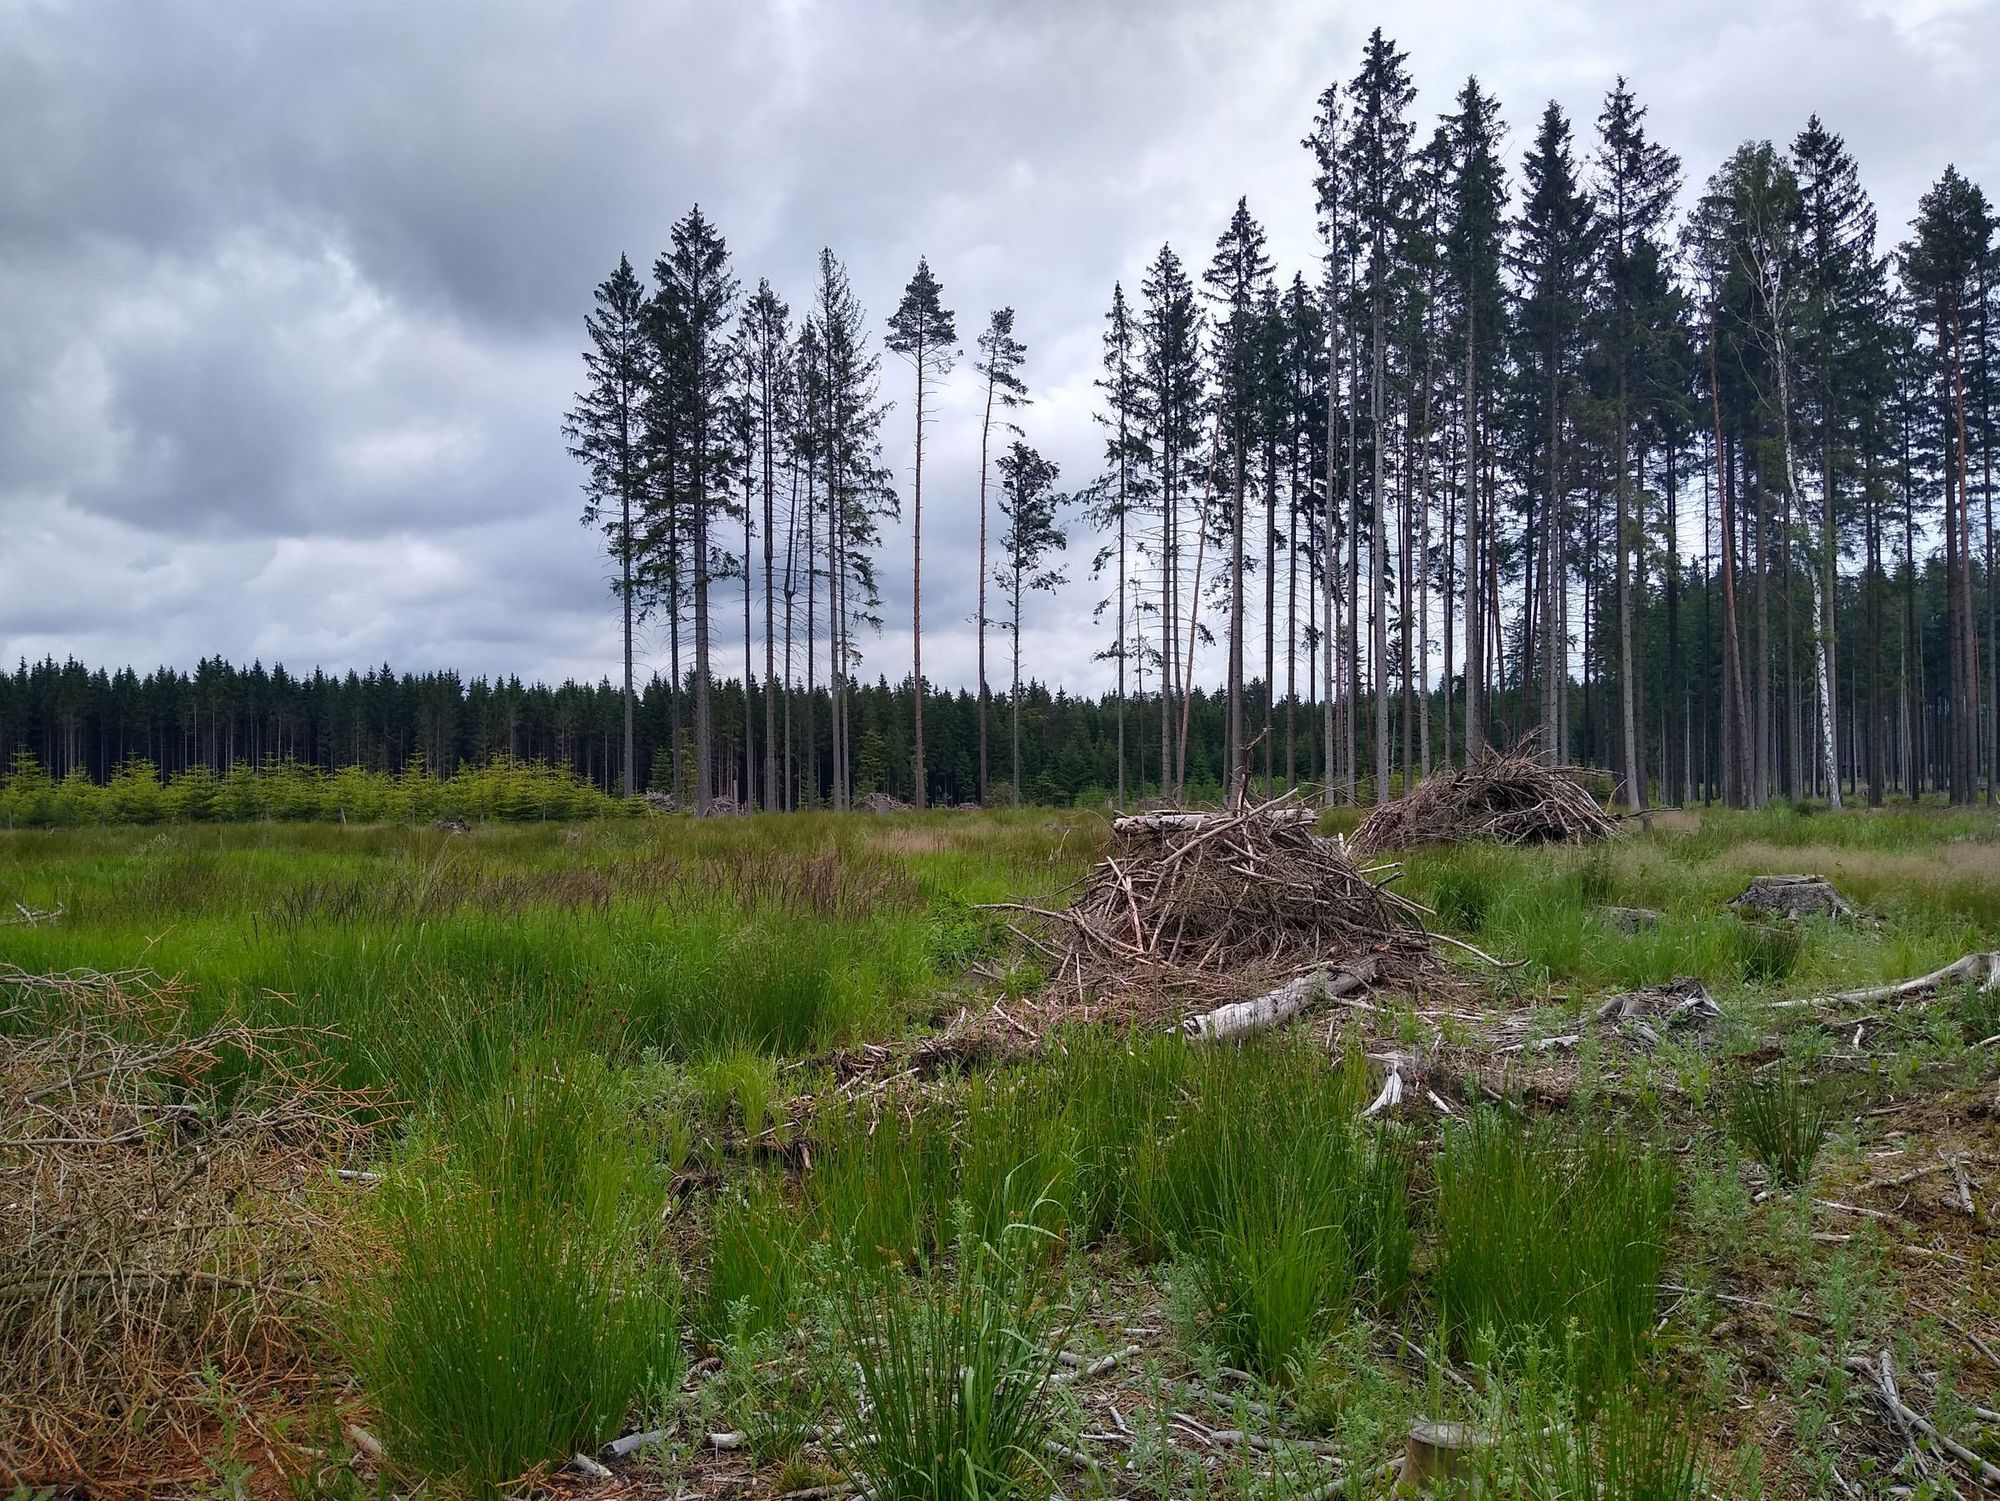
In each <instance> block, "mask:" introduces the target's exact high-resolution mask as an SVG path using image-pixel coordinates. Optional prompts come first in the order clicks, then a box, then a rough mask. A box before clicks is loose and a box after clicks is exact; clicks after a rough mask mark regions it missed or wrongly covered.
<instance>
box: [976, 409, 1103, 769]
mask: <svg viewBox="0 0 2000 1501" xmlns="http://www.w3.org/2000/svg"><path fill="white" fill-rule="evenodd" d="M1119 422H1120V424H1121V426H1120V429H1119V431H1120V434H1121V436H1122V434H1123V431H1124V429H1123V426H1122V424H1123V422H1124V416H1123V414H1122V413H1121V414H1120V417H1119ZM992 438H993V377H992V375H990V374H989V375H988V376H987V377H986V412H985V415H984V416H983V417H982V418H981V420H980V423H979V597H978V602H977V603H976V604H975V605H974V606H973V614H974V616H975V619H976V625H975V627H974V635H975V637H976V639H977V640H978V643H979V645H978V655H979V666H978V677H979V806H980V807H982V808H983V807H985V806H986V714H987V708H988V704H989V702H990V700H989V698H988V695H987V692H986V459H987V451H988V447H989V445H990V444H991V442H992ZM1121 447H1122V444H1121ZM1118 462H1119V491H1120V494H1121V495H1122V494H1123V491H1124V484H1125V481H1124V463H1125V461H1124V459H1123V458H1121V459H1120V460H1119V461H1118ZM1119 525H1120V527H1121V528H1122V527H1123V525H1124V521H1123V516H1122V512H1121V517H1120V521H1119ZM1119 566H1120V567H1121V568H1122V567H1123V566H1124V549H1123V547H1122V545H1121V547H1120V549H1119ZM1119 772H1120V774H1121V775H1122V774H1123V772H1124V763H1123V760H1122V758H1121V760H1120V763H1119Z"/></svg>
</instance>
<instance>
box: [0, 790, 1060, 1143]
mask: <svg viewBox="0 0 2000 1501" xmlns="http://www.w3.org/2000/svg"><path fill="white" fill-rule="evenodd" d="M911 832H914V833H915V834H916V835H917V836H918V837H916V838H914V839H905V840H904V843H905V844H907V845H909V846H910V847H901V846H900V845H899V843H898V840H899V837H901V836H902V835H906V834H909V833H911ZM1050 842H1051V841H1050V840H1049V837H1048V836H1047V835H1046V834H1044V833H1042V832H1041V831H1040V830H1039V828H1038V827H1037V826H1033V825H1027V824H1025V823H1024V821H1023V820H1010V819H1005V818H1002V819H995V820H992V821H987V820H979V821H976V822H974V821H962V822H960V823H958V824H955V825H951V826H948V828H947V829H946V830H944V831H941V832H938V833H933V832H931V831H930V830H928V829H919V830H915V831H910V830H907V829H906V830H899V829H898V827H897V826H896V825H895V823H894V821H888V820H885V821H883V822H882V823H880V824H876V823H873V822H870V821H861V820H851V819H850V820H835V819H832V818H830V817H821V816H807V817H803V818H785V817H777V816H769V817H761V818H746V819H728V820H710V821H707V822H704V823H699V824H697V823H693V822H691V821H687V820H648V821H619V822H612V823H601V824H587V825H577V826H572V827H569V828H558V827H555V826H541V825H527V826H491V827H483V828H481V829H479V830H478V831H477V832H476V833H474V834H473V835H471V836H470V837H466V836H453V835H447V834H439V833H434V832H432V831H431V830H429V829H406V828H391V827H379V826H378V827H365V828H364V827H356V828H341V827H339V826H333V827H328V826H323V825H254V824H253V825H242V826H237V825H230V826H221V827H214V826H210V827H203V826H173V827H164V828H159V829H129V828H122V829H121V828H105V829H97V828H86V829H67V830H57V831H52V832H46V833H16V834H12V835H0V909H5V910H11V909H12V905H13V903H14V902H16V901H18V902H22V903H24V904H25V905H27V906H30V907H34V908H37V909H43V910H47V909H52V908H55V907H58V906H60V907H61V908H63V912H64V915H63V917H62V919H61V920H60V921H59V922H58V923H55V924H52V925H48V926H40V927H19V928H13V929H9V930H6V936H5V951H4V952H5V958H6V959H7V960H9V961H10V962H13V963H16V964H19V965H21V966H22V967H23V968H27V969H31V970H37V971H47V970H61V969H70V968H75V967H88V968H93V969H100V970H116V969H123V968H125V967H127V966H130V965H133V964H145V965H148V966H150V967H151V968H153V969H155V970H157V971H159V972H160V973H162V974H165V975H179V976H181V977H183V978H184V979H185V981H186V982H187V984H188V985H189V987H190V995H189V998H188V1007H187V1019H188V1024H189V1025H190V1026H202V1025H207V1024H209V1023H211V1022H213V1021H215V1020H218V1019H221V1018H224V1017H237V1018H241V1019H243V1020H246V1021H249V1022H251V1023H253V1024H255V1025H259V1026H275V1027H298V1028H306V1029H311V1030H312V1031H313V1032H314V1033H315V1034H316V1037H315V1051H316V1053H318V1054H319V1055H321V1056H324V1057H325V1058H327V1059H329V1060H330V1061H331V1062H332V1063H334V1064H335V1065H336V1066H337V1067H338V1069H339V1071H340V1074H341V1078H342V1081H343V1082H344V1083H346V1084H348V1085H350V1086H353V1087H357V1088H370V1089H377V1090H381V1091H383V1092H384V1093H385V1094H386V1095H388V1096H389V1097H390V1098H392V1099H394V1100H397V1101H405V1102H412V1103H422V1102H425V1101H428V1100H431V1099H434V1098H438V1097H441V1096H442V1095H444V1094H448V1093H452V1092H464V1091H468V1090H474V1089H476V1088H477V1087H478V1086H479V1085H480V1084H481V1083H482V1082H483V1081H484V1080H487V1079H490V1078H493V1077H495V1076H496V1075H497V1074H498V1073H499V1072H501V1071H504V1069H505V1068H506V1067H507V1065H508V1061H509V1060H510V1059H511V1058H512V1056H513V1055H514V1053H515V1051H516V1050H517V1049H518V1048H519V1047H520V1046H521V1045H522V1044H523V1043H525V1042H528V1041H532V1040H534V1039H538V1038H543V1037H548V1036H557V1037H560V1038H563V1039H564V1040H565V1041H566V1043H567V1045H569V1046H572V1047H574V1048H577V1049H579V1050H583V1051H590V1052H596V1053H599V1054H601V1055H602V1056H605V1057H607V1058H610V1059H614V1060H616V1059H621V1058H625V1057H629V1056H633V1055H636V1054H637V1053H639V1052H642V1051H644V1050H647V1049H653V1050H657V1051H660V1052H662V1053H664V1054H667V1055H669V1056H673V1057H678V1058H684V1059H700V1058H704V1057H708V1056H711V1055H717V1054H735V1053H741V1052H745V1051H751V1052H759V1053H764V1054H767V1055H770V1056H793V1055H797V1054H800V1053H808V1052H815V1051H819V1050H822V1049H825V1048H830V1047H834V1046H839V1045H843V1044H849V1043H853V1042H856V1041H859V1040H860V1039H862V1038H864V1037H878V1036H882V1035H884V1034H888V1033H893V1032H895V1031H897V1030H899V1029H902V1028H904V1027H907V1026H909V1025H911V1024H912V1023H914V1022H916V1021H918V1020H921V1019H922V1017H923V1015H924V1011H925V1008H926V1007H928V1006H929V1005H931V1004H934V999H933V998H934V997H935V996H936V995H937V993H938V992H939V991H941V990H943V989H945V988H947V987H948V986H949V985H950V983H951V981H952V978H953V977H954V976H955V975H957V974H958V973H960V972H961V971H962V970H963V969H964V968H965V967H966V966H967V965H969V964H971V963H973V962H975V961H976V960H977V959H979V958H981V957H984V956H985V955H987V954H989V953H991V952H992V951H993V948H994V945H995V943H996V941H997V940H996V936H995V935H996V934H997V933H998V931H1000V930H999V929H998V928H997V926H996V925H995V924H994V923H992V922H991V921H990V918H989V916H988V915H987V914H982V913H979V912H976V911H975V910H974V904H975V903H977V902H979V901H984V900H988V899H991V898H993V897H996V896H999V895H1002V894H1005V895H1010V896H1018V895H1020V894H1021V893H1022V892H1024V891H1026V892H1033V891H1039V890H1041V889H1043V888H1044V887H1046V886H1047V885H1049V884H1052V883H1054V882H1058V881H1060V880H1061V879H1063V878H1064V877H1065V876H1066V875H1067V874H1068V873H1069V871H1070V869H1071V868H1072V864H1071V863H1062V862H1052V861H1051V860H1050V858H1049V857H1050V855H1051V853H1052V852H1051V850H1050V848H1049V845H1050ZM1074 858H1081V854H1080V853H1079V855H1078V856H1076V857H1072V863H1073V859H1074ZM0 1024H4V1023H0Z"/></svg>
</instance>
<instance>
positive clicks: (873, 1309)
mask: <svg viewBox="0 0 2000 1501" xmlns="http://www.w3.org/2000/svg"><path fill="white" fill-rule="evenodd" d="M1036 1238H1037V1237H1036V1236H1035V1235H1034V1233H1033V1232H1031V1231H1028V1230H1027V1229H1026V1228H1025V1227H1017V1228H1016V1229H1014V1230H1013V1231H1010V1232H1009V1233H1008V1234H1007V1235H1006V1236H1004V1237H1003V1238H1002V1240H1001V1242H1000V1244H999V1245H998V1246H995V1245H992V1244H989V1243H988V1242H986V1241H983V1240H981V1239H979V1238H978V1237H977V1236H975V1235H974V1234H972V1233H971V1230H970V1227H969V1223H968V1225H967V1226H966V1227H965V1228H964V1229H963V1231H962V1233H961V1234H960V1235H959V1237H958V1239H957V1242H956V1249H955V1252H954V1255H953V1257H952V1266H951V1268H950V1269H949V1270H948V1271H944V1272H941V1273H939V1274H938V1275H937V1276H935V1277H933V1278H931V1279H928V1280H925V1281H922V1282H916V1283H912V1282H910V1281H908V1280H906V1279H904V1278H902V1277H900V1276H898V1275H896V1274H895V1273H893V1272H890V1273H885V1272H884V1271H882V1270H880V1269H876V1270H873V1271H870V1270H866V1269H860V1268H856V1269H854V1270H853V1272H852V1273H851V1274H850V1275H848V1276H845V1277H843V1278H842V1279H841V1282H840V1292H839V1293H838V1295H837V1296H836V1298H835V1300H834V1307H835V1314H836V1322H837V1327H838V1328H839V1330H840V1333H841V1335H842V1341H843V1350H844V1353H845V1354H846V1355H847V1356H848V1357H849V1358H850V1359H851V1360H852V1361H853V1363H854V1367H855V1371H856V1378H855V1380H854V1382H853V1383H852V1384H851V1385H850V1386H848V1387H847V1389H846V1402H845V1404H844V1411H843V1417H844V1422H843V1425H842V1428H841V1430H840V1435H839V1437H838V1438H837V1439H836V1440H835V1441H834V1444H833V1450H834V1453H835V1455H836V1457H837V1459H838V1461H839V1463H840V1465H841V1467H842V1469H843V1470H844V1471H845V1472H846V1474H847V1476H848V1478H849V1479H850V1480H851V1481H852V1482H853V1484H854V1485H855V1486H856V1487H857V1489H859V1490H861V1491H862V1492H864V1493H866V1494H868V1495H871V1496H874V1497H876V1498H878V1501H1030V1498H1034V1497H1041V1496H1047V1495H1048V1494H1049V1493H1050V1491H1051V1490H1052V1489H1053V1488H1054V1487H1053V1480H1052V1477H1051V1474H1050V1470H1049V1465H1050V1463H1051V1461H1050V1459H1049V1458H1048V1455H1047V1453H1046V1450H1045V1444H1046V1441H1047V1440H1048V1439H1050V1438H1051V1437H1053V1435H1054V1427H1055V1412H1054V1403H1053V1401H1052V1399H1051V1395H1050V1389H1049V1385H1048V1381H1049V1377H1050V1376H1051V1375H1052V1374H1053V1373H1054V1369H1055V1364H1056V1352H1057V1349H1058V1348H1059V1346H1060V1343H1061V1339H1062V1320H1061V1317H1060V1315H1059V1313H1058V1311H1057V1310H1056V1309H1055V1308H1054V1307H1053V1306H1052V1305H1051V1303H1050V1301H1049V1292H1050V1290H1051V1289H1050V1285H1049V1283H1048V1281H1047V1278H1046V1275H1045V1273H1044V1272H1043V1271H1042V1268H1044V1267H1045V1266H1046V1257H1045V1256H1043V1255H1042V1254H1040V1252H1039V1250H1038V1249H1037V1248H1035V1247H1034V1246H1033V1245H1032V1244H1030V1242H1032V1241H1033V1240H1035V1239H1036Z"/></svg>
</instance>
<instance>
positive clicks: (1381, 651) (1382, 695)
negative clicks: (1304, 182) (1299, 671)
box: [1368, 257, 1389, 806]
mask: <svg viewBox="0 0 2000 1501" xmlns="http://www.w3.org/2000/svg"><path fill="white" fill-rule="evenodd" d="M1378 259H1379V257H1378ZM1377 274H1378V275H1379V273H1377ZM1368 318H1369V336H1368V337H1369V359H1370V362H1371V370H1370V379H1369V392H1368V433H1369V442H1370V446H1371V447H1372V448H1373V450H1374V452H1373V455H1372V458H1373V460H1374V466H1375V470H1374V480H1373V484H1372V486H1371V488H1370V496H1371V499H1372V503H1373V505H1374V507H1375V515H1374V518H1373V520H1372V522H1371V524H1370V527H1369V533H1368V575H1369V577H1368V601H1369V609H1370V611H1371V612H1372V614H1371V620H1370V625H1371V633H1370V642H1369V655H1370V656H1371V657H1372V658H1373V660H1372V661H1371V662H1370V664H1369V666H1370V669H1371V673H1372V677H1373V680H1374V685H1375V802H1376V804H1377V805H1378V806H1379V805H1381V804H1383V803H1386V802H1388V801H1389V601H1388V595H1387V593H1386V591H1385V590H1384V588H1383V584H1384V582H1385V580H1384V577H1383V575H1384V574H1385V572H1386V571H1387V569H1388V562H1389V542H1388V534H1387V529H1386V522H1385V520H1384V517H1383V514H1382V512H1383V502H1384V500H1386V499H1387V497H1386V496H1385V495H1384V494H1383V485H1382V457H1383V455H1382V448H1383V443H1382V437H1383V434H1382V426H1383V410H1382V407H1383V402H1382V380H1383V364H1384V361H1383V357H1382V356H1383V351H1382V289H1381V288H1380V287H1379V286H1378V287H1375V288H1374V289H1373V291H1372V294H1371V296H1370V299H1369V314H1368Z"/></svg>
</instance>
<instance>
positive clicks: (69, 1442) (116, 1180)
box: [0, 965, 374, 1495]
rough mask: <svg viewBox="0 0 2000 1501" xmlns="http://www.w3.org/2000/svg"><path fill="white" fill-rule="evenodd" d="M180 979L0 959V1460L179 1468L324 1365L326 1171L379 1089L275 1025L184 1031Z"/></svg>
mask: <svg viewBox="0 0 2000 1501" xmlns="http://www.w3.org/2000/svg"><path fill="white" fill-rule="evenodd" d="M185 1000H186V997H185V995H184V993H182V992H181V991H179V990H178V989H177V988H176V987H174V986H172V985H169V984H165V983H163V982H161V981H159V980H158V979H157V978H156V977H154V976H152V975H150V974H147V973H145V972H139V971H134V972H128V973H122V974H116V975H103V974H92V973H83V972H77V973H71V974H64V975H32V974H28V973H26V972H24V971H21V970H18V969H14V968H13V967H12V966H6V965H0V1015H4V1016H14V1017H20V1018H23V1019H25V1020H26V1021H27V1022H28V1023H29V1025H28V1026H27V1027H26V1028H25V1030H23V1031H22V1032H21V1033H19V1034H15V1033H12V1032H9V1031H6V1030H5V1029H0V1479H5V1480H7V1481H9V1482H11V1483H14V1484H17V1485H26V1486H30V1487H34V1486H43V1485H47V1486H56V1487H61V1488H68V1487H71V1486H87V1487H88V1488H89V1489H90V1490H91V1492H92V1493H93V1494H98V1495H113V1494H125V1493H131V1494H151V1493H153V1490H154V1488H155V1487H157V1486H159V1485H168V1486H169V1487H173V1486H185V1485H191V1484H192V1483H193V1482H194V1481H195V1480H197V1479H199V1478H200V1477H202V1476H203V1475H206V1474H209V1473H210V1469H209V1465H208V1460H207V1459H206V1458H205V1456H206V1455H208V1454H210V1453H212V1452H213V1451H214V1450H215V1448H216V1446H217V1444H218V1442H219V1441H220V1438H221V1435H220V1433H219V1431H218V1425H219V1424H220V1423H221V1422H222V1421H223V1418H224V1416H225V1414H226V1412H227V1411H228V1410H229V1406H230V1405H232V1404H235V1403H239V1402H240V1403H243V1404H245V1406H246V1407H248V1408H255V1407H257V1406H259V1405H261V1404H262V1403H264V1402H266V1401H269V1400H272V1399H274V1398H277V1397H279V1396H280V1394H281V1393H287V1392H289V1393H292V1395H294V1396H296V1393H297V1392H298V1391H304V1390H306V1389H308V1388H309V1387H310V1386H311V1385H312V1384H313V1382H314V1381H316V1380H317V1379H318V1378H317V1374H316V1372H315V1370H314V1363H313V1358H312V1353H311V1349H310V1347H309V1345H308V1344H307V1342H306V1339H305V1337H304V1329H303V1322H304V1321H303V1318H302V1315H303V1313H304V1311H305V1310H306V1308H307V1307H309V1306H310V1305H311V1303H312V1302H313V1301H314V1299H313V1292H312V1288H311V1284H312V1283H313V1282H315V1281H316V1280H317V1272H318V1269H319V1268H321V1267H323V1265H324V1264H325V1258H326V1256H327V1255H328V1253H329V1252H332V1251H333V1250H334V1249H335V1247H336V1246H337V1244H338V1243H339V1232H338V1230H337V1228H336V1226H335V1223H334V1209H335V1205H334V1204H333V1203H332V1199H333V1197H334V1196H336V1195H339V1194H342V1193H347V1192H352V1191H353V1189H352V1188H351V1187H347V1186H345V1185H342V1184H341V1183H340V1182H339V1181H338V1180H336V1178H335V1177H334V1175H333V1173H332V1172H331V1171H330V1170H329V1169H330V1167H331V1165H332V1164H334V1163H338V1162H340V1161H342V1160H343V1158H347V1157H350V1156H352V1155H353V1154H354V1153H355V1152H356V1151H357V1150H358V1147H359V1143H360V1132H359V1128H357V1127H356V1126H355V1124H354V1122H353V1111H354V1109H355V1108H356V1106H358V1105H359V1106H366V1105H369V1104H371V1103H374V1102H370V1101H367V1100H362V1099H360V1098H358V1097H356V1096H353V1095H350V1094H345V1093H343V1092H341V1091H339V1090H337V1089H335V1088H334V1087H333V1085H332V1084H331V1083H330V1082H329V1081H328V1080H327V1079H326V1078H325V1077H324V1076H323V1075H322V1074H319V1073H316V1072H311V1073H302V1072H299V1071H298V1070H296V1069H291V1068H286V1067H284V1066H281V1064H280V1063H279V1061H278V1060H277V1059H276V1058H275V1057H273V1056H272V1053H271V1051H270V1049H271V1045H272V1043H273V1042H274V1041H275V1037H274V1034H271V1033H268V1032H259V1031H257V1030H254V1029H252V1028H248V1027H244V1026H240V1025H234V1024H226V1025H224V1026H222V1027H219V1028H216V1029H213V1030H210V1031H207V1032H202V1033H198V1034H195V1035H185V1034H181V1033H178V1032H177V1031H176V1025H177V1023H178V1022H179V1021H180V1020H181V1018H182V1017H183V1016H184V1007H185ZM300 1041H301V1039H297V1038H294V1039H291V1040H289V1041H288V1042H287V1044H286V1047H285V1051H286V1053H287V1054H296V1052H297V1047H296V1044H297V1043H298V1042H300ZM357 1176H360V1177H366V1175H365V1174H359V1175H357Z"/></svg>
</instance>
